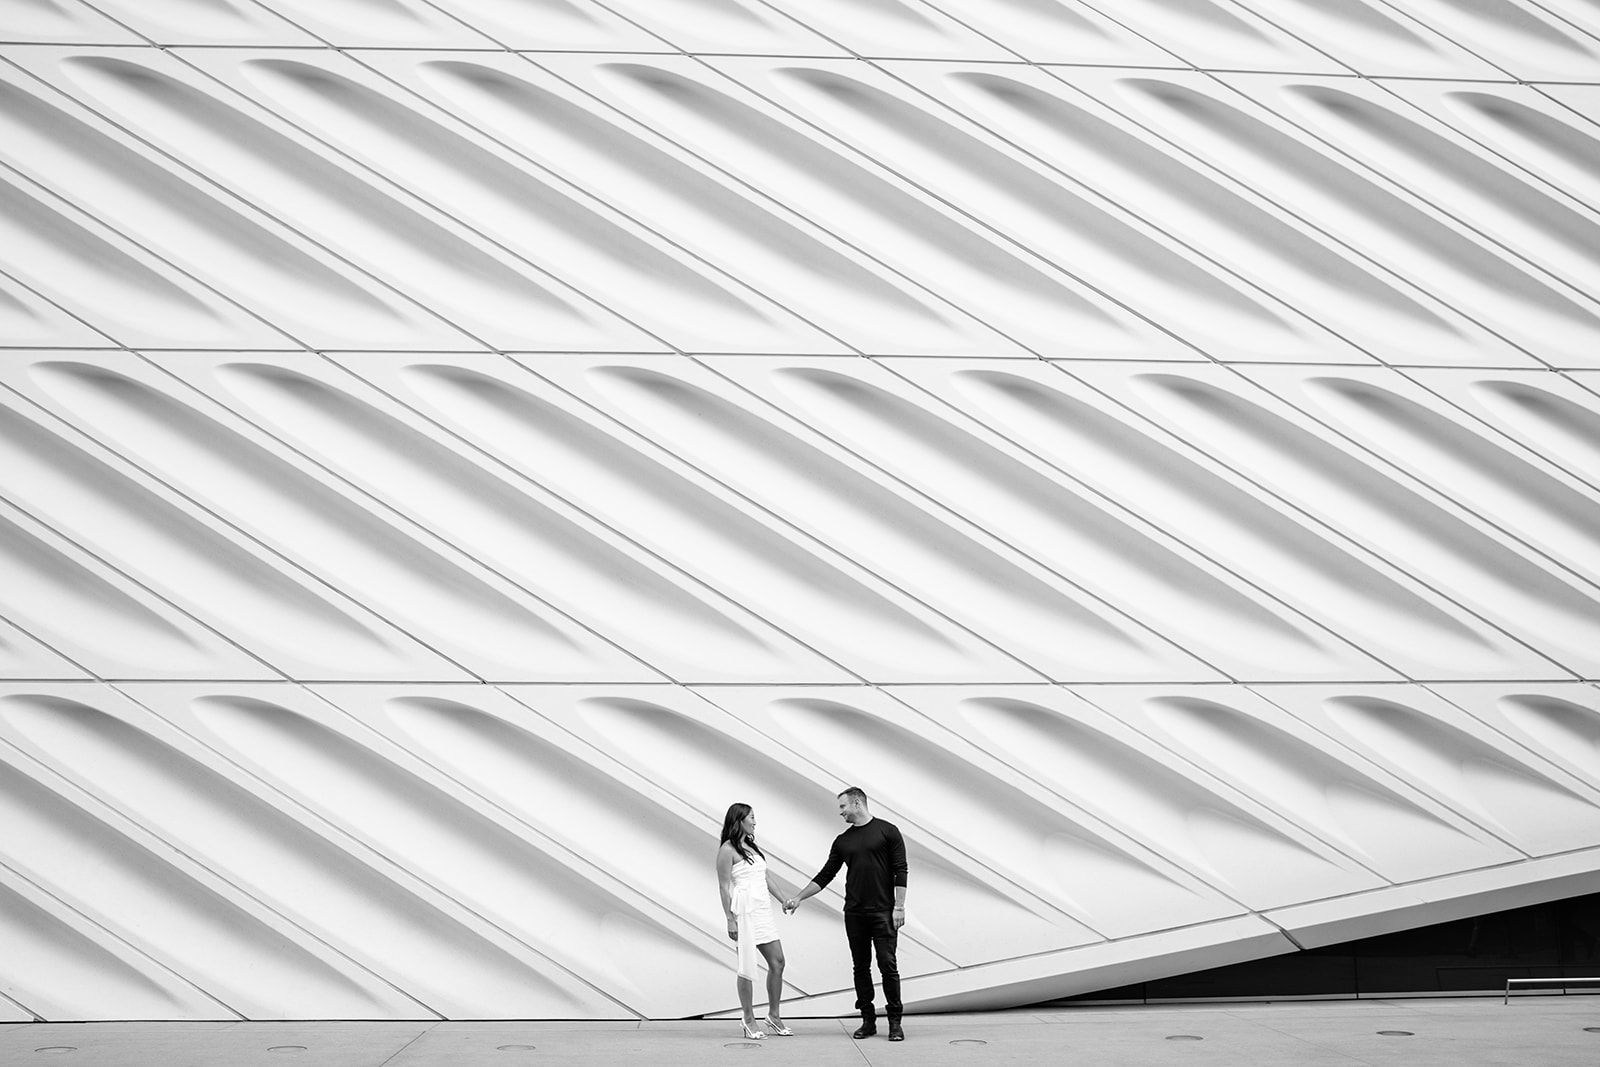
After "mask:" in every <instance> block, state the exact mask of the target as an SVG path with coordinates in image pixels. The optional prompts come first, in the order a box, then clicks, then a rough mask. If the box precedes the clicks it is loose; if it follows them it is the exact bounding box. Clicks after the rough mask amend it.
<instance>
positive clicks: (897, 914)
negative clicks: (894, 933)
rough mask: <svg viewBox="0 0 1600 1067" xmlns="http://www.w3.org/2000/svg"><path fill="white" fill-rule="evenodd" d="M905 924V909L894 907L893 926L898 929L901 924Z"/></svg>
mask: <svg viewBox="0 0 1600 1067" xmlns="http://www.w3.org/2000/svg"><path fill="white" fill-rule="evenodd" d="M905 924H906V909H904V908H896V909H894V928H895V929H896V930H898V929H900V928H901V927H902V926H904V925H905Z"/></svg>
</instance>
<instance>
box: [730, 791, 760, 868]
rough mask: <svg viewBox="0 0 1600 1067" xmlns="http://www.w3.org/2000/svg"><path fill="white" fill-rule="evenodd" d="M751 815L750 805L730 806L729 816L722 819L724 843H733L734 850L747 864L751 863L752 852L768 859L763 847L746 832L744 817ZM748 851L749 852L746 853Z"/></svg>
mask: <svg viewBox="0 0 1600 1067" xmlns="http://www.w3.org/2000/svg"><path fill="white" fill-rule="evenodd" d="M749 814H750V805H748V804H729V805H728V814H727V815H725V816H724V817H723V819H722V841H723V842H731V843H732V845H733V850H734V851H735V852H737V853H738V854H739V858H740V859H742V860H744V861H745V862H746V863H749V862H750V853H751V852H754V853H755V854H756V855H758V856H760V857H761V858H762V859H766V858H767V854H766V853H765V852H762V851H761V846H760V845H758V844H756V839H755V838H753V837H751V836H750V835H749V834H747V833H745V832H744V817H745V816H746V815H749ZM747 849H748V850H749V851H746V850H747Z"/></svg>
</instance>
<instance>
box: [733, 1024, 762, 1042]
mask: <svg viewBox="0 0 1600 1067" xmlns="http://www.w3.org/2000/svg"><path fill="white" fill-rule="evenodd" d="M739 1025H740V1026H742V1027H744V1036H745V1037H747V1038H749V1039H750V1040H751V1041H764V1040H766V1036H767V1035H766V1034H764V1033H762V1032H761V1031H760V1030H757V1029H756V1028H755V1027H753V1026H751V1025H750V1024H749V1023H747V1022H745V1021H744V1020H743V1019H740V1020H739Z"/></svg>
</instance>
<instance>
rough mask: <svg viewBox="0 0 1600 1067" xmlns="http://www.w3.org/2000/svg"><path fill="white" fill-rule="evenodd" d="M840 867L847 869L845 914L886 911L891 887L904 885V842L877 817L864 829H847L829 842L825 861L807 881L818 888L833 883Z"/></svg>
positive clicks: (890, 902)
mask: <svg viewBox="0 0 1600 1067" xmlns="http://www.w3.org/2000/svg"><path fill="white" fill-rule="evenodd" d="M841 865H845V866H846V867H847V870H846V873H845V876H844V910H845V911H847V912H852V913H860V912H870V911H888V910H890V909H891V908H893V907H894V887H895V886H897V885H900V886H903V885H905V884H906V843H905V839H904V838H902V837H901V836H900V828H899V827H898V826H896V825H895V824H894V823H892V822H885V821H884V820H882V819H878V818H874V819H873V820H872V821H871V822H869V823H867V824H866V825H865V826H852V827H850V829H848V830H846V831H845V832H844V833H842V834H840V835H839V836H838V837H836V838H834V839H833V848H831V849H829V850H828V862H827V863H824V864H823V865H822V870H820V871H818V872H817V876H816V877H815V878H813V879H811V880H812V881H813V882H815V883H817V888H819V889H820V888H822V887H823V886H825V885H827V884H828V883H829V882H831V881H833V877H834V875H836V874H838V873H839V867H840V866H841Z"/></svg>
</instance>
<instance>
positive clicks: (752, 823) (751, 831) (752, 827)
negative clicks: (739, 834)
mask: <svg viewBox="0 0 1600 1067" xmlns="http://www.w3.org/2000/svg"><path fill="white" fill-rule="evenodd" d="M742 825H743V826H744V832H745V833H746V834H748V835H749V836H750V837H754V836H756V813H755V810H754V809H751V811H750V814H748V815H746V816H745V817H744V822H743V824H742Z"/></svg>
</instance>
